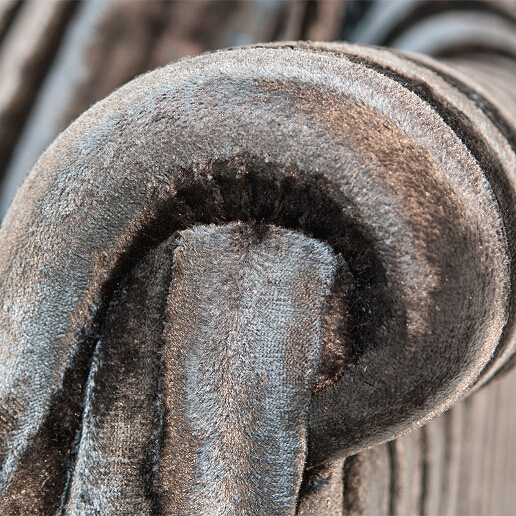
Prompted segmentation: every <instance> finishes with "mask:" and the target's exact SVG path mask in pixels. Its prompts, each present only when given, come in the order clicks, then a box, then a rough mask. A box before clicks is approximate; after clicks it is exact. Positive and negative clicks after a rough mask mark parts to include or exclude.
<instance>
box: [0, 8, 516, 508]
mask: <svg viewBox="0 0 516 516" xmlns="http://www.w3.org/2000/svg"><path fill="white" fill-rule="evenodd" d="M49 5H51V4H49ZM64 5H65V3H63V4H62V6H64ZM156 5H158V4H157V3H156ZM335 5H337V4H335ZM407 5H409V3H407ZM56 6H57V4H56V5H55V6H54V7H50V8H48V9H49V11H48V12H51V11H52V10H53V9H54V10H55V12H56V13H58V14H56V16H58V18H59V19H63V20H64V19H65V18H66V16H68V15H69V11H67V10H66V9H63V8H62V6H57V7H56ZM136 9H139V8H138V7H137V8H136ZM156 9H157V10H158V11H159V8H156ZM350 9H351V7H350ZM381 9H382V7H381V6H380V7H378V5H373V6H372V7H369V8H368V9H366V10H365V13H362V14H361V15H360V17H359V18H360V20H359V21H360V23H362V24H364V23H366V22H367V24H369V25H370V27H374V16H378V17H379V18H382V16H384V15H383V14H382V12H381ZM143 10H144V11H145V9H143ZM375 10H376V11H379V12H376V13H375ZM442 11H443V12H437V13H434V14H435V16H436V17H437V19H438V20H439V22H438V24H439V23H441V22H444V21H446V20H447V16H448V14H449V12H448V11H449V9H448V10H447V9H443V10H442ZM52 12H53V11H52ZM228 12H231V9H229V11H228ZM292 12H294V9H292ZM407 12H408V13H409V14H410V12H409V11H407ZM486 12H487V14H485V13H484V14H483V15H482V16H481V15H480V13H477V16H476V17H475V18H474V20H473V21H474V22H475V20H476V22H475V23H476V27H477V28H478V30H479V31H480V32H481V29H482V30H483V29H485V27H482V25H483V22H480V23H479V22H478V20H484V17H483V16H484V15H485V16H486V18H485V19H486V20H489V21H490V22H492V21H493V16H492V14H493V13H492V12H491V11H489V10H486ZM67 13H68V14H67ZM158 15H159V13H158ZM52 16H53V15H52ZM368 17H369V18H370V19H369V20H368ZM398 18H399V16H398ZM431 18H432V17H431V16H430V19H431ZM494 18H496V16H495V17H494ZM409 19H410V17H409ZM386 20H387V21H388V17H385V16H384V18H383V24H382V27H383V28H384V32H385V34H387V35H385V34H384V35H383V36H382V34H381V33H379V32H374V31H372V32H370V35H374V36H375V37H379V38H381V37H383V38H384V39H383V40H382V39H379V40H378V41H376V43H382V44H383V43H388V44H394V46H399V47H403V46H404V45H408V46H410V45H411V41H413V40H414V39H411V35H410V28H409V29H407V27H409V24H408V23H407V25H406V26H403V25H401V26H398V27H395V28H392V27H391V28H389V24H388V23H387V22H386ZM496 20H497V21H496V23H495V24H494V25H493V26H491V25H490V26H489V27H487V29H488V30H491V31H492V32H493V31H497V30H498V29H499V28H500V27H501V28H502V29H503V30H501V31H499V34H500V37H499V41H498V43H499V44H500V46H502V47H503V52H498V53H496V52H494V50H493V48H490V49H486V47H484V48H483V50H481V49H479V48H478V46H474V45H470V44H467V45H463V46H462V47H461V48H460V49H459V50H458V51H452V50H451V48H453V46H454V45H455V44H456V41H455V40H454V38H450V39H446V38H441V37H440V38H438V39H439V45H437V47H436V46H433V47H432V45H430V46H428V47H425V48H420V49H419V50H423V51H426V52H432V53H436V54H440V55H441V59H440V60H439V61H436V60H432V59H429V58H425V57H423V56H421V55H414V54H404V53H400V52H390V51H387V50H382V49H378V48H371V47H359V46H353V45H346V44H312V43H281V44H273V45H258V46H254V47H246V48H237V49H233V50H230V51H222V52H217V53H214V54H208V55H204V56H200V57H197V58H194V59H192V60H185V61H182V62H180V63H178V64H176V65H171V66H170V67H167V68H164V69H161V70H158V71H156V72H153V73H151V74H149V75H147V76H143V77H141V78H139V79H137V80H136V81H134V82H132V83H130V84H128V85H127V86H125V87H123V88H122V89H121V90H119V91H117V92H116V93H114V94H113V95H111V96H110V97H108V98H107V99H106V100H105V101H103V102H101V103H99V104H97V105H96V106H95V107H94V108H92V110H90V111H88V112H87V113H86V114H85V115H83V116H82V117H81V118H80V119H79V120H78V121H77V122H75V123H74V124H73V125H72V126H71V127H70V128H69V129H68V130H67V131H65V132H64V133H63V135H61V136H60V138H59V139H58V140H57V141H56V142H55V144H54V145H53V146H52V147H51V148H50V149H49V150H48V151H47V153H46V154H45V155H44V156H43V157H42V158H41V160H40V161H39V162H38V164H37V165H36V167H35V168H34V170H33V171H32V173H31V175H30V176H29V178H28V179H27V181H26V182H25V183H24V185H23V187H22V189H21V191H20V193H19V194H18V196H17V198H16V200H15V201H14V203H13V206H12V207H11V209H10V211H9V213H8V215H7V216H6V219H5V221H4V224H3V227H2V230H1V232H0V239H1V251H0V253H1V254H0V266H1V272H0V273H1V277H2V284H1V287H0V293H1V296H2V303H3V308H2V312H1V319H0V321H1V323H0V324H1V330H2V345H1V347H0V353H1V361H0V362H1V365H0V367H1V368H2V369H1V373H0V387H1V394H2V401H1V402H0V407H1V413H0V446H1V450H0V451H1V453H2V472H1V475H2V476H1V495H0V498H1V501H0V512H1V513H2V514H70V515H71V514H194V513H205V514H250V515H258V514H285V515H286V514H299V515H303V514H304V515H308V514H312V515H313V514H331V515H344V514H368V513H372V514H378V513H387V512H388V513H391V514H405V513H412V512H420V513H421V514H423V513H434V511H435V512H436V513H437V512H438V510H437V509H429V508H430V507H438V506H439V507H452V506H453V505H452V503H451V502H450V501H447V500H446V496H448V497H450V496H453V493H454V491H453V488H448V487H446V488H445V489H443V490H442V492H441V496H442V499H441V500H440V501H439V504H440V505H436V503H434V504H433V505H432V503H433V502H432V500H431V498H432V496H431V486H433V485H435V482H436V481H435V479H432V478H431V474H432V469H431V465H432V463H431V461H432V460H433V458H432V453H435V451H436V450H438V451H439V449H438V448H435V447H434V448H432V446H434V445H435V442H439V441H438V439H437V440H435V441H433V439H434V437H435V436H434V434H433V433H432V432H434V431H435V428H436V427H431V426H430V427H423V428H422V430H417V431H416V432H413V433H412V434H410V435H409V436H407V438H404V440H401V439H398V440H395V441H391V439H393V438H394V437H397V436H399V435H401V434H404V433H406V432H408V431H410V430H414V429H417V428H419V427H420V425H422V424H424V423H425V422H426V421H428V420H430V419H431V418H433V417H435V416H436V415H438V414H439V413H441V412H442V411H443V410H445V409H447V408H448V407H450V406H451V405H452V404H453V403H454V402H455V401H456V400H458V399H459V398H460V397H461V396H463V395H464V394H466V393H469V392H471V391H474V390H478V389H479V387H482V386H483V385H485V384H487V383H488V382H490V380H491V379H492V378H494V377H497V376H498V377H499V376H501V374H503V373H504V372H506V371H507V370H508V369H509V368H510V367H511V365H512V363H513V360H514V356H515V354H514V351H515V350H514V338H513V335H512V332H513V324H514V322H513V320H514V302H513V295H514V294H513V288H512V285H513V283H514V265H513V263H514V252H515V247H514V246H515V244H514V237H513V231H514V170H515V166H514V165H515V154H514V149H515V145H516V143H515V142H516V137H515V130H514V127H515V122H514V121H515V113H516V110H515V99H514V93H513V91H512V89H513V88H512V82H511V77H514V75H516V74H515V71H514V60H513V58H512V57H511V56H510V54H511V51H512V50H511V49H512V47H511V41H512V40H511V30H510V23H509V21H508V19H505V20H504V21H503V23H500V24H498V21H499V20H498V18H496ZM430 21H431V20H430ZM471 21H472V19H469V21H468V23H469V25H468V27H469V28H471V27H472V26H475V24H474V23H473V25H472V24H471ZM63 23H64V22H63ZM360 23H358V24H357V27H360ZM433 23H434V25H435V20H434V22H433ZM303 25H304V29H303V31H307V32H309V31H310V30H311V29H309V28H307V27H310V24H307V23H306V22H303ZM429 25H430V26H431V25H432V24H431V23H429ZM422 26H423V28H424V27H425V24H424V23H423V22H422ZM443 27H446V24H444V23H443ZM313 28H314V31H315V24H314V27H313ZM346 30H349V27H348V28H347V29H346ZM483 33H485V30H484V32H483ZM359 34H365V35H367V30H365V29H361V30H360V31H359ZM443 34H448V32H447V31H446V30H444V32H443ZM41 37H42V38H44V36H41ZM417 41H427V42H428V39H425V38H421V39H419V40H417ZM368 42H370V43H371V42H372V43H375V41H368ZM396 42H398V43H399V44H396ZM407 42H408V43H407ZM462 42H464V38H463V39H462ZM153 44H154V43H153ZM149 45H150V43H149ZM157 46H159V45H157ZM495 50H496V49H495ZM480 394H481V393H480ZM469 399H473V400H475V399H478V398H476V397H473V398H469ZM464 410H470V409H464ZM471 410H472V409H471ZM455 418H456V416H454V415H453V413H447V414H446V416H445V419H444V421H445V422H446V421H447V422H448V423H447V424H448V426H447V427H446V432H445V433H446V435H447V436H448V437H450V436H451V435H452V433H453V432H452V431H451V430H450V429H453V428H454V426H453V425H455V424H456V423H455V422H454V421H455ZM432 428H434V430H432ZM411 436H412V437H411ZM414 436H415V437H414ZM410 439H412V441H411V440H410ZM414 440H415V441H414ZM385 441H390V442H389V443H388V444H386V445H383V446H377V445H378V444H379V443H383V442H385ZM411 442H412V444H411ZM414 442H416V444H414ZM410 446H413V447H414V449H412V450H411V449H410ZM452 452H453V449H452V448H448V449H445V450H443V455H445V456H448V457H449V456H450V455H451V454H452ZM404 454H405V459H404V460H405V461H407V460H408V461H410V460H412V461H414V462H416V461H420V463H421V465H420V468H421V485H422V487H421V495H417V496H420V498H419V499H418V502H417V503H418V505H417V506H416V510H414V511H412V510H408V509H407V507H409V505H408V503H409V502H407V501H406V500H405V499H404V497H405V498H406V497H407V492H408V490H409V488H408V487H407V486H409V482H408V481H407V479H404V480H402V478H403V477H404V476H407V471H411V469H410V468H411V467H412V466H411V465H410V464H408V465H407V464H406V463H404V462H403V460H402V458H403V456H404ZM418 454H420V455H418ZM447 460H449V461H450V464H452V463H453V460H452V459H450V458H448V459H447ZM386 464H388V466H386ZM414 470H416V467H414ZM444 471H445V472H449V471H451V470H446V469H444ZM451 473H453V471H451ZM451 473H449V474H450V475H451ZM450 479H451V480H452V481H453V478H452V477H450ZM418 481H419V479H417V480H414V486H416V487H417V482H418ZM404 482H405V484H403V483H404ZM442 482H443V485H444V484H446V482H447V480H446V478H443V479H442ZM386 484H388V485H387V488H385V485H386ZM403 485H405V488H404V489H405V491H404V492H402V491H401V490H400V487H399V486H403ZM417 488H418V489H419V487H417ZM386 489H387V492H389V496H390V498H389V500H388V501H387V502H386V501H385V499H384V498H385V492H386ZM446 489H448V491H446ZM455 493H456V491H455ZM410 503H412V502H410ZM479 512H480V511H479ZM439 513H441V512H440V511H439ZM443 513H444V511H443Z"/></svg>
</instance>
